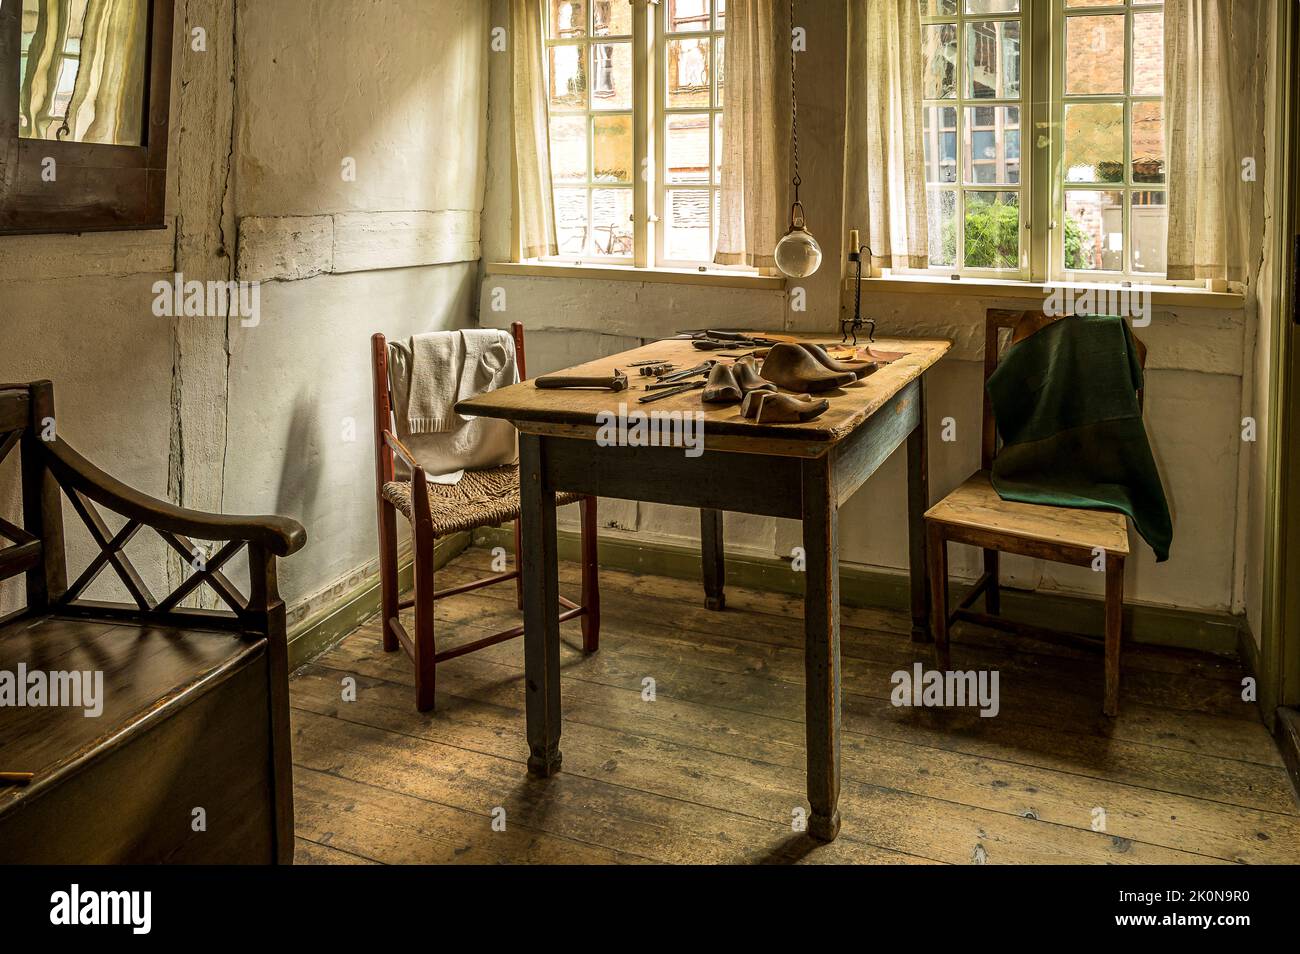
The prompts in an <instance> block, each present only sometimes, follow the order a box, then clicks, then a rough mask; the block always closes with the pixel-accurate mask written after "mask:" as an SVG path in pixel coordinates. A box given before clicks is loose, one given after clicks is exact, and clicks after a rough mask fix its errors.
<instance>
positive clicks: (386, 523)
mask: <svg viewBox="0 0 1300 954" xmlns="http://www.w3.org/2000/svg"><path fill="white" fill-rule="evenodd" d="M379 603H380V608H381V612H380V624H379V631H380V632H381V633H382V634H383V645H384V652H386V653H391V652H395V651H396V650H397V645H398V644H397V636H395V635H394V634H393V631H392V629H391V628H390V627H389V625H388V621H389V620H390V619H396V618H397V614H398V609H397V511H396V510H394V509H393V505H392V504H390V503H389V502H388V501H386V500H380V501H379Z"/></svg>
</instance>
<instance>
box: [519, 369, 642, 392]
mask: <svg viewBox="0 0 1300 954" xmlns="http://www.w3.org/2000/svg"><path fill="white" fill-rule="evenodd" d="M533 383H534V384H536V385H537V386H538V387H539V388H546V389H552V388H595V389H597V390H601V391H626V390H627V375H626V374H624V373H623V372H622V371H620V370H619V369H618V368H615V369H614V373H613V374H605V375H601V374H591V375H582V374H543V375H542V376H541V377H540V378H533Z"/></svg>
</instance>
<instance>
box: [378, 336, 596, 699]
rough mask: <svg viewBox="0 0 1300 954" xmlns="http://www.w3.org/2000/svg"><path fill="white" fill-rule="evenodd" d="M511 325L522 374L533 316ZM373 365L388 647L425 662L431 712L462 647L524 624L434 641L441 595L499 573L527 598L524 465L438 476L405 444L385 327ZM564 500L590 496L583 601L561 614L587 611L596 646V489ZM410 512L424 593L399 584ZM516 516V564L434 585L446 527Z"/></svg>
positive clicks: (587, 645) (485, 582)
mask: <svg viewBox="0 0 1300 954" xmlns="http://www.w3.org/2000/svg"><path fill="white" fill-rule="evenodd" d="M510 333H511V335H512V336H513V337H514V339H515V355H516V360H517V361H518V362H519V377H520V378H521V379H522V378H524V377H525V376H526V374H527V372H526V370H525V364H524V326H523V325H522V324H520V323H519V322H517V321H516V322H514V323H513V324H512V325H511V326H510ZM370 341H371V367H372V371H373V374H374V401H375V486H376V506H377V509H378V513H379V580H380V594H381V599H382V603H383V619H382V621H381V624H380V630H381V632H382V633H383V645H384V650H385V651H387V652H392V651H394V650H396V649H397V648H398V646H401V647H402V648H403V649H405V650H406V652H407V654H408V655H409V656H410V657H411V659H412V661H413V662H414V663H415V706H416V708H417V709H419V710H420V711H421V712H425V711H428V710H429V709H432V708H433V700H434V696H433V690H434V677H435V673H436V670H437V667H438V665H439V664H440V663H444V662H447V661H448V660H451V659H454V658H456V657H457V656H463V655H465V654H466V653H472V652H474V651H475V650H478V649H483V648H485V647H487V646H494V645H496V644H497V643H500V642H504V641H506V640H508V639H514V638H515V637H516V636H522V635H523V632H524V627H523V625H522V624H521V625H519V626H513V627H511V628H510V629H507V630H504V631H502V632H499V633H494V634H493V635H491V636H484V637H483V638H482V639H476V640H474V641H472V642H469V643H464V644H461V645H458V646H456V647H454V648H452V649H446V650H443V651H442V652H438V651H437V649H436V646H435V643H434V626H433V604H434V601H435V600H440V599H443V598H445V597H448V596H455V595H457V594H459V593H468V592H469V591H471V590H476V589H479V588H480V587H484V586H491V585H492V584H494V583H505V582H508V581H510V580H514V581H515V600H516V604H517V605H519V606H520V607H522V605H523V577H522V576H521V575H520V573H519V566H518V558H519V465H518V464H509V465H506V466H503V467H493V468H489V469H486V470H476V471H466V473H465V476H464V477H463V478H461V481H460V483H458V484H456V485H454V486H452V485H446V484H435V483H432V482H430V480H429V479H428V476H427V474H426V473H425V471H424V468H423V467H421V466H420V465H419V464H418V463H417V462H416V460H415V458H414V456H413V455H412V454H411V452H410V451H409V450H408V449H407V448H406V447H405V446H404V445H403V444H402V442H401V440H400V439H399V438H398V437H397V434H396V433H395V429H394V424H393V400H392V393H391V390H390V387H391V385H390V382H389V377H388V342H387V340H386V339H385V338H384V336H383V335H382V334H376V335H374V336H372V337H371V339H370ZM398 458H400V459H401V460H402V461H403V463H405V465H406V467H407V468H408V470H409V471H410V474H411V477H410V479H409V480H398V479H397V477H396V460H397V459H398ZM556 496H557V503H560V504H567V503H574V502H580V503H581V505H582V596H581V599H582V602H581V604H579V603H573V602H570V601H569V600H567V599H565V598H564V597H563V596H561V597H560V608H561V612H560V621H561V622H563V621H564V620H568V619H574V618H575V617H581V618H582V648H583V651H584V652H588V653H594V652H595V651H596V649H597V646H598V642H599V632H600V589H599V582H598V579H597V565H596V498H595V497H584V496H581V495H579V494H563V493H562V494H557V495H556ZM399 512H401V513H402V514H403V515H404V516H405V517H406V519H407V520H409V521H410V524H411V536H412V539H411V551H412V558H413V561H414V567H413V569H414V577H415V593H414V596H413V597H412V598H410V599H400V598H399V596H398V585H397V574H398V567H397V514H398V513H399ZM512 520H513V521H514V522H515V555H516V565H515V568H514V569H512V570H510V571H508V572H505V573H497V574H494V575H493V576H488V577H484V578H483V579H481V580H475V581H473V582H472V583H464V584H461V585H460V586H454V587H451V588H450V589H446V590H442V591H441V592H439V591H436V590H435V589H434V583H433V575H434V565H433V559H434V549H433V548H434V543H435V542H436V541H437V539H438V538H439V537H445V536H448V535H450V534H453V533H460V532H464V531H470V530H475V529H477V528H479V527H493V526H500V525H501V524H503V523H506V522H508V521H512ZM409 607H414V608H415V632H414V634H411V633H408V632H407V630H406V627H405V626H404V625H403V624H402V621H401V619H400V616H399V614H400V611H401V610H403V609H407V608H409Z"/></svg>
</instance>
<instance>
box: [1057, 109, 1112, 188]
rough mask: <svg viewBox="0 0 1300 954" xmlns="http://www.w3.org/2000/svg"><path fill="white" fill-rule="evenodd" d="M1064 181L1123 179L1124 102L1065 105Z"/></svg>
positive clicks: (1110, 180)
mask: <svg viewBox="0 0 1300 954" xmlns="http://www.w3.org/2000/svg"><path fill="white" fill-rule="evenodd" d="M1065 181H1066V182H1123V181H1124V104H1123V103H1069V104H1067V105H1066V107H1065Z"/></svg>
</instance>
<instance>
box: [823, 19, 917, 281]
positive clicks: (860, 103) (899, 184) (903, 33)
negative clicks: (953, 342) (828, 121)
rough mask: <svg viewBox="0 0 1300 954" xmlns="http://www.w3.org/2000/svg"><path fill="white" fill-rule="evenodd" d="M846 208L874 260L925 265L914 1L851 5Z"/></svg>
mask: <svg viewBox="0 0 1300 954" xmlns="http://www.w3.org/2000/svg"><path fill="white" fill-rule="evenodd" d="M848 57H849V58H848V62H849V84H848V128H847V137H846V147H845V150H846V155H845V173H844V174H845V192H844V196H845V213H846V218H847V222H846V225H848V226H849V227H851V228H852V227H865V229H866V243H867V244H868V245H869V246H870V247H871V252H872V258H871V262H872V265H874V266H875V267H877V268H879V267H882V266H888V267H891V268H901V267H907V268H925V267H927V265H928V264H929V230H928V218H927V212H926V196H925V161H924V147H923V143H922V139H921V129H922V122H921V108H922V107H921V100H922V55H921V15H920V11H919V8H918V5H917V3H916V2H915V0H902V2H899V0H851V2H850V3H849V54H848Z"/></svg>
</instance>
